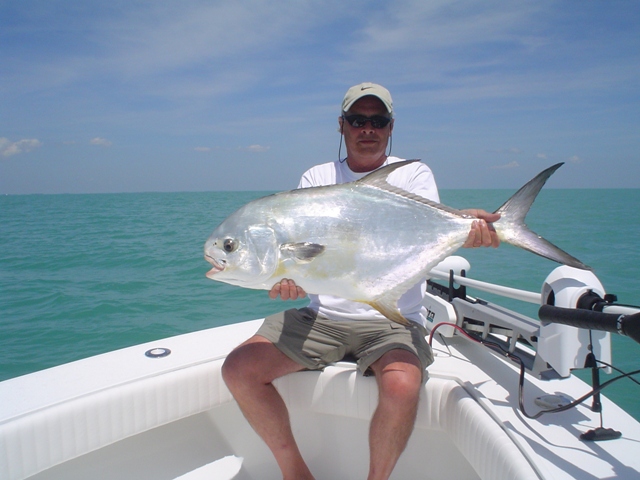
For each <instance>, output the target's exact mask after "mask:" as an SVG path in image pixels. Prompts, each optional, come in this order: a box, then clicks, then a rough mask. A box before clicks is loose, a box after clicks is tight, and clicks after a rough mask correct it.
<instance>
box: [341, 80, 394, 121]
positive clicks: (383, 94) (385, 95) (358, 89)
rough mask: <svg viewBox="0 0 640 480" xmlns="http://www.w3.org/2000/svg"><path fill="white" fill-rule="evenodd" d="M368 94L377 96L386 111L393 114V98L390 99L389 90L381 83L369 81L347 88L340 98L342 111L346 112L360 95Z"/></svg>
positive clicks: (365, 95)
mask: <svg viewBox="0 0 640 480" xmlns="http://www.w3.org/2000/svg"><path fill="white" fill-rule="evenodd" d="M369 95H372V96H374V97H377V98H379V99H380V101H382V103H384V106H385V107H386V108H387V111H388V112H389V113H390V114H391V115H392V116H393V100H391V94H390V93H389V90H387V89H386V88H384V87H383V86H382V85H378V84H376V83H371V82H365V83H360V84H358V85H354V86H353V87H351V88H350V89H349V90H347V93H346V94H345V96H344V99H343V100H342V111H343V112H348V111H349V109H350V108H351V107H352V106H353V104H354V103H356V102H357V101H358V100H360V99H361V98H362V97H368V96H369Z"/></svg>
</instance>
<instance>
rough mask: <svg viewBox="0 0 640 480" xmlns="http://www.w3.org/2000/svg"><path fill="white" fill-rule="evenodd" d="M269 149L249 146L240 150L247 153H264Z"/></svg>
mask: <svg viewBox="0 0 640 480" xmlns="http://www.w3.org/2000/svg"><path fill="white" fill-rule="evenodd" d="M270 148H271V147H267V146H265V145H249V146H248V147H244V148H243V149H242V150H247V151H248V152H266V151H267V150H269V149H270Z"/></svg>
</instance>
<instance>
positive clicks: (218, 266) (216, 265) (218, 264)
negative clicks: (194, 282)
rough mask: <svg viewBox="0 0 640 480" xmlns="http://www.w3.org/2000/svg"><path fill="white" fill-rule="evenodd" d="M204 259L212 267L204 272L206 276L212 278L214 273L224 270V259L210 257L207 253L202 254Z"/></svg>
mask: <svg viewBox="0 0 640 480" xmlns="http://www.w3.org/2000/svg"><path fill="white" fill-rule="evenodd" d="M204 259H205V260H206V261H207V262H209V263H210V264H211V266H212V267H213V268H212V269H211V270H209V271H208V272H207V273H206V274H205V275H206V276H207V277H208V278H213V276H214V275H215V274H216V273H220V272H222V271H223V270H224V268H225V264H226V263H227V262H225V261H224V260H216V259H215V258H213V257H210V256H208V255H205V256H204Z"/></svg>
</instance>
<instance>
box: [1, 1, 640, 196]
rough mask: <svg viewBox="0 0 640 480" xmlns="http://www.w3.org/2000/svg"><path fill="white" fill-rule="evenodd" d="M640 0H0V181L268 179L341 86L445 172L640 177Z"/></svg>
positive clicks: (307, 159)
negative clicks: (384, 91) (377, 102)
mask: <svg viewBox="0 0 640 480" xmlns="http://www.w3.org/2000/svg"><path fill="white" fill-rule="evenodd" d="M638 32H640V2H636V1H628V0H609V1H596V0H579V1H578V0H574V1H572V0H566V1H549V0H537V1H526V0H523V1H518V2H513V1H510V0H509V1H494V0H479V1H475V0H459V1H452V0H450V1H440V0H429V1H425V0H397V1H393V2H390V1H387V0H385V1H378V0H369V1H367V2H354V1H351V2H350V1H344V0H317V1H313V0H298V1H294V0H290V1H281V0H267V1H260V0H254V1H243V0H236V1H233V2H231V1H217V0H207V1H204V0H203V1H186V0H185V1H155V0H152V1H142V0H140V1H139V0H110V1H108V2H107V1H101V2H100V1H89V0H83V1H76V0H2V1H0V194H33V193H40V194H50V193H105V192H107V193H109V192H147V191H162V192H164V191H221V190H261V191H275V190H288V189H291V188H295V187H296V186H297V184H298V180H299V178H300V176H301V174H302V173H303V172H304V171H305V170H306V169H308V168H309V167H311V166H313V165H315V164H318V163H324V162H329V161H334V160H335V159H336V158H337V156H338V145H339V138H340V137H339V133H338V132H337V117H338V115H339V114H340V104H341V101H342V97H343V96H344V93H345V92H346V90H347V89H348V88H349V87H350V86H351V85H354V84H357V83H360V82H364V81H371V82H376V83H380V84H382V85H384V86H386V87H387V88H388V89H389V90H390V91H391V94H392V96H393V100H394V107H395V115H396V123H395V128H394V133H393V145H392V152H391V153H392V154H393V155H397V156H400V157H403V158H420V159H422V160H423V161H424V162H425V163H426V164H428V165H429V166H430V167H431V169H432V170H433V171H434V174H435V176H436V180H437V182H438V185H439V187H440V188H517V187H519V186H520V185H522V184H523V183H525V182H526V181H527V180H528V179H529V178H531V177H532V176H533V175H535V174H536V173H537V172H539V171H541V170H543V169H544V168H546V167H548V166H550V165H553V164H555V163H558V162H565V165H564V166H563V168H561V169H560V170H559V171H558V172H557V173H556V174H555V175H554V177H553V178H552V179H551V180H550V181H549V186H550V187H551V188H601V187H602V188H639V187H640V161H639V160H640V34H639V33H638Z"/></svg>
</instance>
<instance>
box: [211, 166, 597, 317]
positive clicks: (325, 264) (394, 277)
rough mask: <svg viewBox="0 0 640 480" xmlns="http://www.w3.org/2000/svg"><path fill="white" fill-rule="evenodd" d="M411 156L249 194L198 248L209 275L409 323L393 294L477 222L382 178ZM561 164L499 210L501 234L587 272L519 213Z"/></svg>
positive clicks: (504, 238)
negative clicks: (293, 289)
mask: <svg viewBox="0 0 640 480" xmlns="http://www.w3.org/2000/svg"><path fill="white" fill-rule="evenodd" d="M415 161H418V160H407V161H403V162H397V163H392V164H390V165H387V166H385V167H383V168H380V169H378V170H375V171H373V172H372V173H370V174H368V175H366V176H365V177H363V178H361V179H360V180H357V181H355V182H351V183H345V184H340V185H329V186H323V187H311V188H303V189H297V190H292V191H288V192H282V193H277V194H274V195H270V196H267V197H263V198H260V199H258V200H254V201H252V202H250V203H248V204H246V205H245V206H243V207H241V208H240V209H239V210H237V211H236V212H235V213H233V214H231V215H230V216H229V217H228V218H227V219H226V220H224V221H223V222H222V223H221V224H220V225H219V226H218V227H217V228H216V229H215V230H214V232H213V233H212V234H211V236H210V237H209V239H208V240H207V241H206V243H205V246H204V256H205V259H206V260H207V261H208V262H209V263H210V264H211V266H212V268H211V270H209V271H208V272H207V274H206V276H207V277H208V278H210V279H213V280H218V281H220V282H225V283H229V284H231V285H237V286H240V287H244V288H252V289H261V290H270V289H271V288H272V287H273V285H274V284H275V283H276V282H278V281H280V280H281V279H282V278H290V279H292V280H294V281H295V282H296V284H297V285H299V286H300V287H302V288H303V289H304V290H305V291H306V292H307V293H312V294H325V295H335V296H338V297H342V298H345V299H348V300H353V301H356V302H362V303H366V304H368V305H370V306H371V307H373V308H375V309H376V310H378V311H379V312H380V313H382V315H384V316H385V317H387V318H388V319H389V320H392V321H395V322H398V323H401V324H405V325H406V324H408V320H407V319H406V318H405V317H404V316H403V315H402V313H401V312H400V311H399V310H398V307H397V301H398V299H399V298H400V297H401V296H402V295H403V294H404V293H405V292H406V291H407V290H408V289H409V288H410V287H411V286H413V285H415V284H416V283H417V282H418V281H420V280H421V279H423V278H424V277H426V276H428V272H429V271H430V270H431V269H432V268H433V267H435V266H436V265H437V264H438V263H440V261H441V260H443V259H444V258H445V257H447V256H449V255H451V254H452V253H454V252H455V251H456V250H457V249H458V248H460V247H461V246H462V245H463V244H464V242H465V241H466V239H467V237H468V235H469V230H470V228H471V223H472V222H473V221H474V220H477V219H476V218H475V217H472V216H470V215H468V214H466V213H464V212H462V211H460V210H457V209H455V208H451V207H448V206H445V205H442V204H440V203H437V202H433V201H431V200H428V199H425V198H423V197H420V196H418V195H415V194H412V193H409V192H407V191H405V190H402V189H400V188H397V187H394V186H393V185H391V184H389V183H388V182H387V177H388V176H389V174H391V173H392V172H393V171H395V170H396V169H399V168H402V167H404V166H406V165H407V164H409V163H412V162H415ZM561 165H562V163H559V164H556V165H554V166H552V167H549V168H547V169H546V170H544V171H543V172H541V173H539V174H538V175H537V176H536V177H535V178H533V179H532V180H530V181H529V182H528V183H527V184H526V185H524V186H523V187H522V188H521V189H520V190H518V191H517V192H516V193H515V194H514V195H513V196H512V197H511V198H510V199H509V200H507V201H506V202H505V203H504V205H502V206H501V207H500V208H498V210H496V212H497V213H499V214H500V215H501V217H500V220H498V221H497V222H494V223H493V226H494V228H495V230H496V232H497V234H498V236H499V238H500V240H501V241H503V242H507V243H510V244H512V245H515V246H517V247H520V248H524V249H525V250H529V251H530V252H533V253H536V254H538V255H541V256H543V257H545V258H548V259H551V260H554V261H556V262H558V263H562V264H565V265H569V266H572V267H576V268H580V269H589V267H588V266H586V265H584V264H583V263H582V262H581V261H580V260H578V259H576V258H574V257H572V256H571V255H569V254H568V253H566V252H564V251H563V250H561V249H560V248H558V247H556V246H555V245H553V244H552V243H550V242H549V241H547V240H545V239H544V238H542V237H541V236H539V235H537V234H536V233H534V232H533V231H531V230H530V229H529V228H528V227H527V226H526V225H525V223H524V219H525V216H526V215H527V212H528V211H529V208H530V207H531V205H532V203H533V201H534V200H535V198H536V196H537V195H538V193H539V192H540V190H541V188H542V187H543V185H544V184H545V182H546V181H547V179H548V178H549V177H550V176H551V175H552V174H553V173H554V172H555V171H556V170H557V169H558V168H560V166H561Z"/></svg>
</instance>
